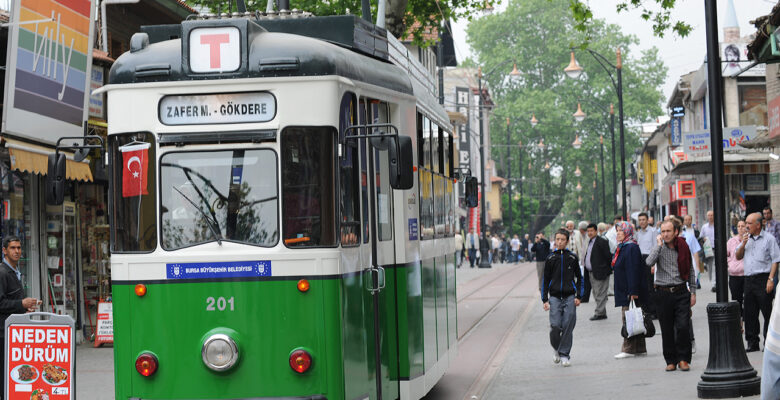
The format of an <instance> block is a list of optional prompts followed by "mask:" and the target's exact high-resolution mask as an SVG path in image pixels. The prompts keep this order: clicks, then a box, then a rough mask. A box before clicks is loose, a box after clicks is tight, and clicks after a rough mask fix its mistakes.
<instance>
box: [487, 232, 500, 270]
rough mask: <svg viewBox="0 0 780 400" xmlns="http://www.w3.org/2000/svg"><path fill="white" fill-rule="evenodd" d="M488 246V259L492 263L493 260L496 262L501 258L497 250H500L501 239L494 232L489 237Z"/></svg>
mask: <svg viewBox="0 0 780 400" xmlns="http://www.w3.org/2000/svg"><path fill="white" fill-rule="evenodd" d="M490 247H491V252H490V258H489V260H490V263H491V264H493V260H496V262H498V261H500V260H501V258H500V255H499V251H500V250H501V240H500V239H499V238H498V234H495V235H493V236H492V237H491V238H490Z"/></svg>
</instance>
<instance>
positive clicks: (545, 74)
mask: <svg viewBox="0 0 780 400" xmlns="http://www.w3.org/2000/svg"><path fill="white" fill-rule="evenodd" d="M568 10H569V2H568V1H567V0H557V1H549V0H510V4H509V6H508V7H507V11H505V12H503V13H499V14H494V15H488V16H485V17H482V18H480V19H478V20H475V21H474V22H472V23H471V24H470V26H469V28H468V40H469V44H470V45H471V47H472V49H473V50H474V58H475V60H477V61H478V62H479V64H480V65H482V70H483V71H484V77H483V79H484V81H486V82H487V86H488V87H489V88H490V92H491V96H492V97H493V100H494V101H495V103H496V108H495V109H494V111H493V115H492V117H491V143H492V144H493V145H499V146H502V147H493V149H492V150H491V151H492V152H493V153H492V158H493V159H495V160H497V164H498V165H499V166H502V169H503V171H502V170H499V171H498V172H499V174H501V175H502V176H506V167H505V165H506V164H505V162H502V161H503V160H504V159H505V157H506V150H505V149H506V147H503V145H506V144H509V145H511V146H514V147H512V150H511V151H510V152H511V154H510V157H511V162H512V171H511V176H512V181H513V182H512V192H513V193H519V191H520V188H519V186H520V182H519V180H517V179H516V178H518V177H519V176H521V175H520V174H521V166H520V164H521V162H520V159H521V158H522V176H523V178H524V179H523V197H524V198H528V199H530V200H531V201H530V202H528V203H526V202H525V201H524V203H523V204H524V205H525V204H528V207H529V208H526V209H525V210H524V216H525V218H526V219H527V220H526V221H522V222H520V223H522V228H523V229H524V230H526V231H528V232H536V231H539V230H541V229H542V228H544V227H545V226H547V225H548V224H549V223H550V222H551V221H553V219H554V218H556V217H559V216H560V213H561V212H563V213H564V216H565V218H566V219H586V220H592V221H596V220H600V219H604V216H603V215H601V214H602V213H603V212H602V207H601V204H602V203H603V202H602V200H601V199H602V198H603V197H606V198H607V199H608V200H607V203H608V206H607V207H606V208H607V210H606V211H607V218H606V219H609V218H611V216H612V214H613V213H614V209H613V201H612V199H614V197H615V196H614V193H613V192H612V154H613V152H612V146H611V138H610V135H609V126H610V124H609V105H610V104H611V103H613V104H614V105H615V135H616V144H617V150H618V152H617V174H618V176H619V174H620V153H619V148H620V145H619V143H620V141H619V132H620V130H619V118H618V100H617V95H616V90H615V87H614V86H613V80H612V78H614V80H615V81H614V82H615V83H616V82H617V71H616V70H615V69H614V67H612V66H611V65H610V64H612V65H614V64H616V51H617V50H618V49H622V61H623V64H622V65H623V69H622V75H623V99H624V114H625V126H626V128H625V137H626V141H625V149H626V162H627V164H628V163H630V162H631V159H632V155H633V151H634V149H635V148H637V147H638V146H639V145H640V142H639V137H638V135H639V129H638V128H632V127H636V126H638V124H639V123H641V122H646V121H654V120H655V118H656V117H657V116H659V115H662V114H663V110H662V108H661V103H662V101H663V95H662V93H661V91H660V88H661V86H662V85H663V82H664V80H665V77H666V67H665V66H664V64H663V62H662V61H661V59H660V57H659V55H658V50H657V49H655V48H653V49H650V50H647V51H643V52H639V53H637V52H635V51H633V50H632V48H635V46H634V45H635V44H636V43H637V38H636V37H634V36H631V35H625V34H623V33H622V32H621V30H620V27H618V26H617V25H611V24H606V23H605V22H604V21H603V20H599V19H593V20H592V21H591V22H590V27H589V29H590V34H591V35H592V37H593V39H591V41H590V43H589V44H588V47H587V48H586V49H579V48H578V49H575V54H576V58H577V61H578V62H579V65H580V66H581V67H582V68H583V69H584V72H583V74H582V76H581V77H580V78H579V79H577V80H573V79H570V78H568V77H566V76H565V74H564V72H563V69H564V68H565V67H566V66H567V65H568V63H569V59H570V51H571V50H570V47H569V46H570V45H571V44H574V43H582V42H583V41H584V40H585V39H586V37H587V35H586V34H584V33H581V32H579V31H578V30H577V29H576V27H575V25H576V21H575V20H574V19H573V18H572V17H571V14H570V13H569V12H568ZM591 51H593V52H595V53H598V54H601V55H603V57H604V58H603V60H602V62H603V63H604V66H605V67H606V68H604V67H602V66H601V65H600V64H599V63H598V62H597V56H593V55H591ZM513 62H516V63H517V69H518V70H519V72H520V73H521V77H520V78H519V79H518V80H517V81H512V80H510V79H509V78H508V77H507V74H508V73H509V72H510V71H511V69H512V63H513ZM610 74H611V76H612V78H610ZM577 103H581V105H582V109H583V111H584V112H585V113H586V114H587V118H586V119H585V121H583V122H581V123H576V122H575V121H574V118H573V117H572V114H573V113H574V112H575V111H576V110H577ZM532 114H535V116H536V118H537V119H538V120H539V124H538V125H537V126H536V127H535V128H532V127H531V124H530V123H529V120H530V119H531V115H532ZM507 117H508V118H510V125H509V127H508V128H507V125H506V118H507ZM507 129H509V133H510V138H509V140H508V141H507ZM575 134H578V135H579V138H580V140H581V141H582V147H581V148H580V149H579V150H575V149H573V148H572V145H571V144H572V142H573V141H574V139H575ZM600 135H605V136H604V166H605V169H606V171H607V172H606V177H605V180H604V181H605V183H606V185H605V186H606V188H605V189H606V193H604V194H602V192H601V190H602V187H601V171H602V170H601V165H600V154H601V146H600V144H599V136H600ZM540 140H543V141H544V144H545V147H544V148H543V149H540V148H539V146H538V144H539V142H540ZM518 141H520V142H522V147H521V148H518V147H517V146H516V145H517V143H518ZM596 161H599V165H598V170H599V173H598V175H597V173H596V169H595V167H596V166H595V165H594V163H595V162H596ZM529 163H530V168H529ZM545 163H549V164H550V168H549V169H545ZM578 166H579V168H580V170H581V171H582V175H581V176H579V177H577V176H575V175H574V171H575V169H576V168H577V167H578ZM628 173H629V169H628V167H627V168H626V174H627V175H628ZM594 181H596V182H597V189H594V188H593V182H594ZM578 183H579V184H580V186H581V187H582V189H581V191H579V192H578V191H577V190H576V187H577V184H578ZM619 186H620V185H619V180H618V190H619ZM579 197H582V200H579ZM507 200H508V199H507ZM594 202H595V203H596V204H595V205H597V206H594ZM507 203H508V201H507ZM507 205H508V204H507ZM516 207H517V205H516V204H515V202H514V201H513V209H515V208H516ZM578 209H579V210H581V211H582V213H581V214H579V215H578V214H577V212H576V211H577V210H578ZM513 214H514V215H513V217H514V219H515V221H514V227H515V228H516V229H517V228H520V227H521V225H520V223H519V222H518V221H516V220H517V219H518V218H519V212H517V211H515V212H513ZM504 218H505V219H506V221H505V222H506V223H508V222H509V221H508V215H507V214H506V213H505V214H504ZM528 218H532V219H528Z"/></svg>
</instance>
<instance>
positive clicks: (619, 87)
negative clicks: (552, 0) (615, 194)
mask: <svg viewBox="0 0 780 400" xmlns="http://www.w3.org/2000/svg"><path fill="white" fill-rule="evenodd" d="M585 50H587V51H588V53H590V55H591V56H592V57H593V58H594V59H595V60H596V62H598V64H599V65H601V68H603V69H604V71H605V72H606V73H607V75H609V79H610V80H611V81H612V86H613V87H614V88H615V93H616V94H617V98H618V112H619V114H620V177H621V179H620V182H621V187H622V189H623V193H622V196H623V204H622V206H623V208H622V215H623V217H624V218H626V217H627V216H628V210H627V207H628V204H627V202H626V196H627V193H626V148H625V147H626V141H625V134H624V128H625V124H624V119H623V58H622V55H621V52H620V49H617V52H616V57H617V61H616V63H615V64H612V63H611V62H609V60H607V58H606V57H604V56H602V55H601V54H599V53H597V52H595V51H593V50H591V49H588V48H586V49H585ZM610 68H611V69H610ZM611 70H615V71H616V73H617V81H615V78H613V76H612V71H611ZM564 72H565V73H566V76H568V77H570V78H572V79H577V78H579V77H580V75H582V72H583V69H582V67H581V66H580V65H579V64H578V63H577V60H576V59H575V57H574V50H572V51H571V61H570V62H569V65H568V66H567V67H566V68H565V69H564ZM613 148H614V147H613Z"/></svg>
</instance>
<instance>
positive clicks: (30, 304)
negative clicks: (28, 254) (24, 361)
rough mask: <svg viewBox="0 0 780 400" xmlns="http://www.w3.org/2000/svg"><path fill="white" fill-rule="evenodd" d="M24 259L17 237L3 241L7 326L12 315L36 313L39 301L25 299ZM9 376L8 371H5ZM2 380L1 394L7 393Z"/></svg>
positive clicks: (0, 286) (1, 355) (1, 300)
mask: <svg viewBox="0 0 780 400" xmlns="http://www.w3.org/2000/svg"><path fill="white" fill-rule="evenodd" d="M21 258H22V242H21V240H20V239H19V238H18V237H16V236H8V237H6V238H5V239H3V262H2V265H0V321H1V322H2V324H3V326H5V320H6V319H7V318H8V316H9V315H11V314H24V313H25V312H28V311H35V308H36V307H37V306H38V304H39V302H38V299H34V298H32V297H27V298H25V297H24V288H23V287H22V274H21V272H19V260H20V259H21ZM0 340H5V329H0ZM4 359H5V346H2V345H0V360H4ZM4 373H5V374H6V375H8V371H4ZM2 385H3V381H2V380H0V389H2V391H1V392H0V393H5V388H3V387H2Z"/></svg>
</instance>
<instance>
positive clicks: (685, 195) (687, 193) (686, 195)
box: [675, 181, 696, 199]
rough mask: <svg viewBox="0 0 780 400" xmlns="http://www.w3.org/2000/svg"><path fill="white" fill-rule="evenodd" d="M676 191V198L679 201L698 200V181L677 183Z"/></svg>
mask: <svg viewBox="0 0 780 400" xmlns="http://www.w3.org/2000/svg"><path fill="white" fill-rule="evenodd" d="M676 189H677V193H676V196H675V197H676V198H678V199H695V198H696V181H677V184H676Z"/></svg>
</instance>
